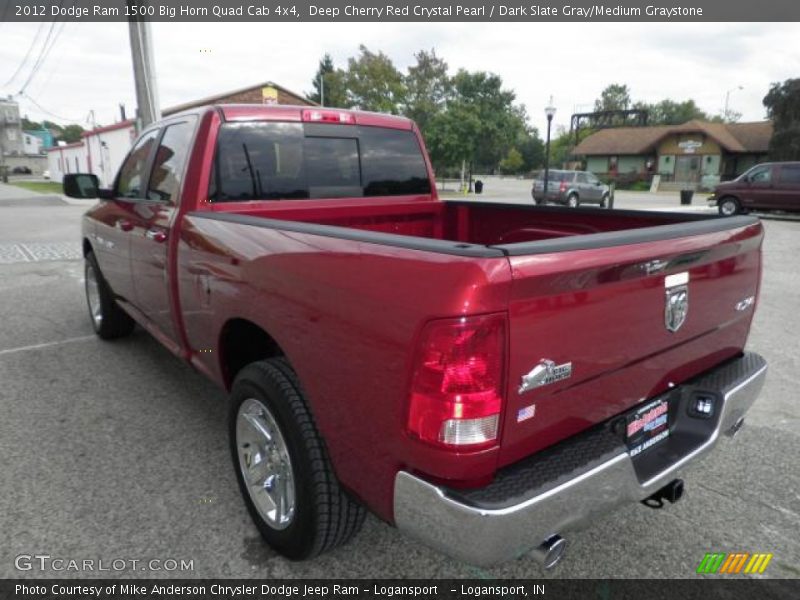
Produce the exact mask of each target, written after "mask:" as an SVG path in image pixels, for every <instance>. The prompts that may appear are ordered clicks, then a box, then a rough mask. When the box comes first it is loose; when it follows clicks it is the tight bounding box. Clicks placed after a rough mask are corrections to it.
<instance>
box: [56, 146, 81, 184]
mask: <svg viewBox="0 0 800 600" xmlns="http://www.w3.org/2000/svg"><path fill="white" fill-rule="evenodd" d="M47 169H48V170H49V171H50V179H52V180H53V181H58V182H60V181H62V180H63V179H64V175H66V174H68V173H88V172H90V171H89V163H88V161H87V155H86V146H85V145H84V143H83V142H75V143H74V144H61V145H58V146H53V147H52V148H48V149H47Z"/></svg>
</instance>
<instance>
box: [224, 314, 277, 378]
mask: <svg viewBox="0 0 800 600" xmlns="http://www.w3.org/2000/svg"><path fill="white" fill-rule="evenodd" d="M219 354H220V366H221V367H222V375H223V377H224V379H225V386H226V387H227V388H228V389H230V387H231V385H232V384H233V380H234V379H235V378H236V375H237V373H239V371H241V370H242V369H243V368H244V367H246V366H247V365H249V364H250V363H252V362H255V361H257V360H264V359H265V358H275V357H277V356H284V352H283V350H281V348H280V346H278V343H277V342H276V341H275V340H274V339H273V338H272V336H270V335H269V334H268V333H267V332H266V331H264V330H263V329H262V328H261V327H259V326H258V325H256V324H255V323H253V322H252V321H247V320H246V319H231V320H230V321H228V322H227V323H225V326H224V327H223V328H222V333H221V334H220V340H219Z"/></svg>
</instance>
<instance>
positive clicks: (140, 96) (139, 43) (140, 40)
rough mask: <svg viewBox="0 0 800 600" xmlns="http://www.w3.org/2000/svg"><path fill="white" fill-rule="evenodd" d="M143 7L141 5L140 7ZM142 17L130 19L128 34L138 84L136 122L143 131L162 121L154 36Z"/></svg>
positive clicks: (148, 24)
mask: <svg viewBox="0 0 800 600" xmlns="http://www.w3.org/2000/svg"><path fill="white" fill-rule="evenodd" d="M139 6H140V7H141V5H139ZM134 19H141V17H131V18H130V19H128V34H129V36H130V41H131V57H132V58H133V76H134V80H135V82H136V105H137V111H136V122H137V129H138V130H139V131H141V130H142V129H143V128H145V127H147V126H148V125H150V124H151V123H154V122H155V121H158V120H160V119H161V108H160V107H159V102H158V85H157V83H156V69H155V65H154V63H153V34H152V31H151V29H150V22H149V21H144V20H134Z"/></svg>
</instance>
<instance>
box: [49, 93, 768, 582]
mask: <svg viewBox="0 0 800 600" xmlns="http://www.w3.org/2000/svg"><path fill="white" fill-rule="evenodd" d="M97 184H98V182H97V178H96V177H94V176H92V175H71V176H67V177H66V178H65V181H64V186H65V191H66V193H68V194H69V195H72V196H75V197H84V198H86V197H98V198H99V199H100V201H99V202H98V203H97V204H96V205H94V206H93V207H92V208H91V209H90V210H89V211H88V212H87V213H86V215H85V217H84V220H83V250H84V254H85V256H86V261H85V264H86V277H85V280H86V296H87V300H88V306H89V312H90V316H91V321H92V324H93V326H94V329H95V331H96V332H97V334H98V335H99V336H100V337H101V338H103V339H110V338H115V337H118V336H122V335H125V334H127V333H129V332H130V331H131V329H132V328H133V326H134V322H136V323H138V324H140V325H141V326H142V327H143V328H144V329H146V330H147V331H149V332H150V333H151V334H152V335H153V336H155V337H156V338H157V339H158V340H160V341H161V342H162V343H163V344H164V345H165V346H166V347H167V348H168V349H170V350H171V351H172V352H174V353H175V354H176V355H178V356H180V357H182V358H183V359H185V360H187V361H188V362H189V363H191V364H192V365H193V366H194V367H195V368H196V369H197V370H198V371H200V372H201V373H203V374H205V375H207V376H208V377H209V378H210V379H211V380H212V381H214V382H215V383H217V384H218V385H220V386H222V387H224V388H225V389H227V390H229V391H230V398H231V402H230V424H229V428H230V444H231V451H232V456H233V463H234V468H235V470H236V474H237V477H238V480H239V484H240V486H241V490H242V494H243V496H244V499H245V502H246V504H247V507H248V509H249V511H250V513H251V515H252V517H253V520H254V522H255V524H256V525H257V526H258V528H259V530H260V531H261V533H262V534H263V537H264V538H265V539H266V541H267V542H268V543H269V544H270V545H271V546H273V547H274V548H275V549H277V550H278V551H280V552H281V553H283V554H284V555H286V556H288V557H290V558H293V559H300V558H308V557H311V556H314V555H316V554H318V553H320V552H322V551H325V550H329V549H331V548H333V547H335V546H337V545H339V544H341V543H343V542H345V541H347V540H348V539H349V538H350V537H351V536H352V535H353V534H354V533H355V532H356V531H357V530H358V528H359V526H360V525H361V523H362V521H363V518H364V514H365V512H364V511H365V508H364V507H367V508H369V509H370V510H371V511H373V512H374V513H375V514H376V515H378V516H379V517H380V518H382V519H384V520H386V521H387V522H390V523H393V524H394V525H396V526H397V527H398V528H399V529H401V530H402V531H404V532H406V533H408V534H409V535H411V536H414V537H415V538H417V539H419V540H421V541H423V542H425V543H426V544H429V545H430V546H433V547H435V548H438V549H440V550H441V551H443V552H446V553H448V554H450V555H452V556H455V557H458V558H460V559H462V560H465V561H469V562H472V563H475V564H490V563H494V562H498V561H502V560H508V559H511V558H513V557H517V556H521V555H522V554H524V553H526V552H528V551H529V550H532V549H535V550H536V555H537V556H538V557H540V559H541V560H542V562H543V564H544V565H545V566H548V567H549V566H552V565H553V564H555V563H556V562H557V561H558V560H559V558H560V557H561V556H562V553H563V550H564V548H565V543H566V542H565V539H564V538H563V537H562V536H563V535H564V532H566V531H569V530H570V529H573V528H576V527H579V526H582V525H586V524H587V523H591V521H592V519H593V518H594V517H595V516H596V515H598V514H599V513H601V512H603V511H607V510H610V509H612V508H614V507H615V506H617V505H620V504H621V503H625V502H634V501H640V500H644V501H645V502H646V503H647V504H650V505H656V506H660V505H661V504H663V503H664V501H665V500H667V501H673V502H674V501H676V500H677V499H678V498H679V497H680V496H681V493H682V489H683V482H682V481H681V480H680V479H678V476H679V474H680V472H681V470H682V468H683V467H684V466H685V465H686V464H687V463H689V462H691V461H693V460H695V459H696V458H698V457H699V456H701V455H703V454H705V453H706V452H707V451H708V450H710V449H711V448H712V447H713V446H714V445H715V444H716V442H717V440H718V438H719V434H720V433H728V434H733V433H735V432H736V431H737V430H738V428H739V427H740V426H741V424H742V422H743V417H744V415H745V412H746V411H747V409H748V408H749V407H750V405H751V403H752V402H753V400H754V399H755V398H756V396H757V395H758V393H759V390H760V388H761V386H762V384H763V381H764V378H765V374H766V363H765V362H764V360H763V359H762V358H761V357H760V356H758V355H757V354H753V353H749V352H745V351H744V347H745V343H746V341H747V336H748V332H749V329H750V323H751V321H752V318H753V311H754V309H755V306H756V299H757V297H758V290H759V282H760V273H761V243H762V238H763V230H762V226H761V224H760V222H759V221H758V220H757V219H756V218H754V217H750V216H736V217H731V218H720V217H717V216H713V215H711V216H709V215H689V214H668V213H659V212H643V211H623V210H602V209H593V208H586V209H582V210H579V211H575V210H569V209H565V208H561V207H545V206H533V205H528V206H523V205H503V204H491V203H480V202H474V201H456V202H450V201H441V200H440V199H439V198H438V195H437V192H436V187H435V183H434V176H433V172H432V170H431V166H430V163H429V160H428V158H427V154H426V152H425V150H424V145H423V142H422V139H421V136H420V134H419V131H418V130H417V128H416V127H415V125H414V124H413V123H412V122H411V121H409V120H407V119H403V118H399V117H393V116H387V115H379V114H373V113H367V112H350V111H341V110H331V109H322V108H301V107H285V106H280V107H277V106H275V107H264V106H236V105H231V106H217V107H207V108H204V109H200V110H196V111H192V112H186V113H183V114H179V115H175V116H172V117H170V118H169V119H166V120H164V121H163V122H160V123H158V124H156V125H153V126H151V127H149V128H147V129H146V130H145V131H144V132H143V133H142V135H141V136H140V137H139V139H138V141H136V143H135V144H134V145H133V148H132V149H131V151H130V154H129V155H128V157H127V159H126V160H125V161H124V163H123V165H122V167H121V169H120V172H119V174H118V175H117V177H116V180H115V182H114V184H113V189H110V190H109V189H98V187H97Z"/></svg>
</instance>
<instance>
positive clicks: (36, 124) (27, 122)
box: [22, 117, 42, 131]
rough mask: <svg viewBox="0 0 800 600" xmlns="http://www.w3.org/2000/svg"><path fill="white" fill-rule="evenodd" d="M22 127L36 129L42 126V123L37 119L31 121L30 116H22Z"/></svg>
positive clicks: (29, 129)
mask: <svg viewBox="0 0 800 600" xmlns="http://www.w3.org/2000/svg"><path fill="white" fill-rule="evenodd" d="M22 128H23V129H26V130H28V131H36V130H39V129H41V128H42V124H41V123H39V122H37V121H31V120H30V119H28V117H22Z"/></svg>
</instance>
